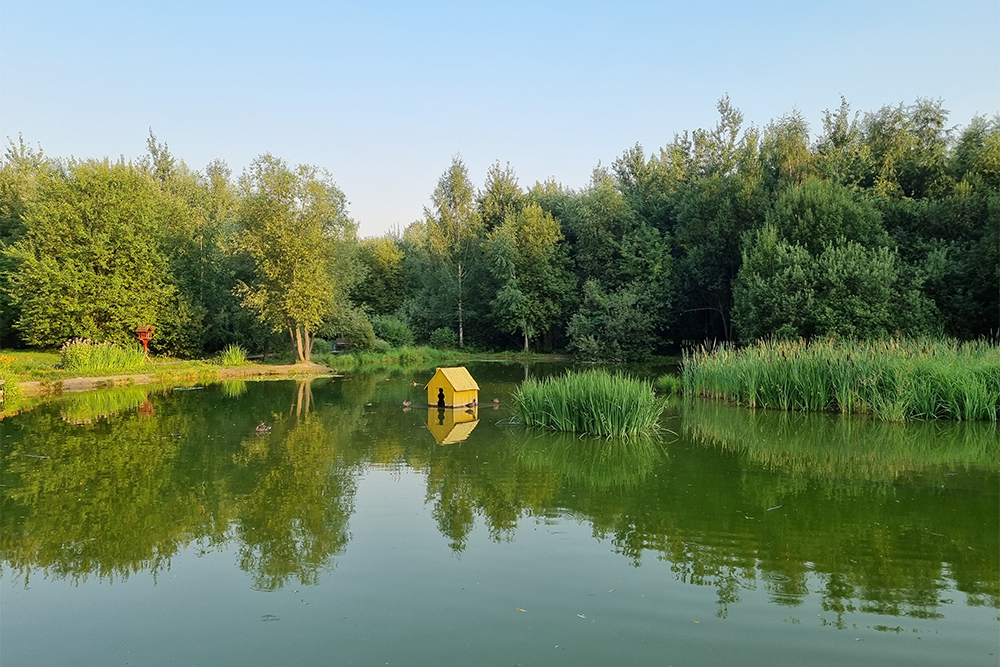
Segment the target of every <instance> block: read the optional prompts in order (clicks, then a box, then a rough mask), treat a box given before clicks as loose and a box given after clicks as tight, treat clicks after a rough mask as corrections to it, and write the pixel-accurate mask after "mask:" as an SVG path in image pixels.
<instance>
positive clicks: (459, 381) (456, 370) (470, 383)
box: [424, 366, 479, 391]
mask: <svg viewBox="0 0 1000 667" xmlns="http://www.w3.org/2000/svg"><path fill="white" fill-rule="evenodd" d="M438 374H441V375H443V376H444V378H445V379H446V380H447V381H448V383H449V384H450V385H451V387H452V389H453V390H454V391H472V390H476V391H479V385H478V384H476V381H475V380H473V379H472V375H471V374H470V373H469V371H468V370H467V369H466V368H465V366H453V367H450V368H438V369H437V371H436V372H435V373H434V377H432V378H431V381H430V382H428V383H427V384H426V385H424V389H427V387H429V386H431V383H433V382H434V378H436V377H437V376H438Z"/></svg>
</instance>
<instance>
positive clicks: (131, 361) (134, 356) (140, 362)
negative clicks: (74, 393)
mask: <svg viewBox="0 0 1000 667" xmlns="http://www.w3.org/2000/svg"><path fill="white" fill-rule="evenodd" d="M59 353H60V362H59V365H60V366H62V368H64V369H65V370H68V371H74V372H79V373H128V372H131V371H136V370H139V369H141V368H143V367H144V366H148V365H149V360H148V359H147V358H146V355H145V353H144V352H143V350H142V348H141V347H139V345H130V346H119V345H115V344H114V343H94V342H93V341H91V340H89V339H87V338H71V339H70V340H68V341H66V342H65V343H63V345H62V347H61V348H59Z"/></svg>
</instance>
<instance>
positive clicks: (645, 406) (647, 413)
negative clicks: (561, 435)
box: [512, 371, 663, 438]
mask: <svg viewBox="0 0 1000 667" xmlns="http://www.w3.org/2000/svg"><path fill="white" fill-rule="evenodd" d="M512 398H513V401H514V410H515V413H516V414H517V416H518V418H519V419H520V420H521V422H522V423H523V424H525V425H526V426H537V427H541V428H548V429H553V430H556V431H569V432H572V433H581V434H583V433H587V434H591V435H596V436H602V437H609V438H629V437H635V436H640V435H648V434H651V433H654V432H656V430H657V428H658V420H659V417H660V413H661V412H662V411H663V404H662V403H661V402H660V401H659V400H657V398H656V396H655V395H654V394H653V387H652V385H651V384H650V383H649V382H645V381H642V380H636V379H634V378H630V377H627V376H624V375H612V374H610V373H607V372H606V371H586V372H583V373H567V374H566V375H565V376H562V377H550V378H545V379H544V380H536V379H534V378H529V379H527V380H525V381H524V383H523V384H522V385H521V386H520V387H519V388H518V389H517V390H516V391H515V392H514V394H513V396H512Z"/></svg>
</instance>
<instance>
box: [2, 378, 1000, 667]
mask: <svg viewBox="0 0 1000 667" xmlns="http://www.w3.org/2000/svg"><path fill="white" fill-rule="evenodd" d="M470 370H471V371H472V373H473V375H474V376H475V377H476V379H477V381H478V382H479V384H480V386H481V387H482V391H481V393H480V402H481V405H480V407H479V408H478V410H477V411H475V412H473V413H448V414H446V415H439V414H438V412H437V410H431V411H428V409H427V408H423V407H420V408H418V407H415V406H418V405H421V406H422V404H423V401H424V394H423V390H422V386H423V382H425V381H426V379H427V378H428V377H429V375H430V374H429V373H426V372H424V373H409V374H400V373H397V374H392V375H389V376H388V379H387V375H386V374H380V375H378V374H377V375H368V376H359V377H353V378H343V379H336V380H335V381H332V382H331V380H330V379H329V378H327V379H317V380H314V381H312V382H295V381H277V382H258V383H253V382H250V383H246V382H234V383H228V384H224V385H215V386H209V387H204V388H200V389H188V390H183V391H181V390H174V391H167V392H147V391H144V390H141V389H136V388H131V389H126V390H117V391H105V392H95V393H90V394H81V395H77V396H72V397H68V398H66V399H63V400H61V401H58V402H51V403H47V404H45V405H42V406H40V407H37V408H35V409H34V410H31V411H29V412H26V413H23V414H21V415H17V416H13V417H11V416H8V417H7V418H6V419H4V420H3V421H0V466H2V467H0V484H2V485H3V486H2V487H0V499H2V507H0V510H2V511H0V529H2V530H0V664H2V665H3V666H4V667H8V666H11V667H14V666H17V667H20V666H30V665H45V666H50V665H74V666H77V665H351V664H355V665H386V664H388V665H609V664H616V665H719V664H731V665H806V664H808V665H852V666H853V665H869V664H871V665H988V666H990V667H995V666H996V665H997V664H998V661H1000V619H998V614H1000V480H998V467H1000V464H998V460H1000V454H998V451H1000V438H998V433H997V430H996V426H995V425H991V424H989V425H988V424H945V423H934V424H917V425H906V426H899V425H891V426H886V425H873V424H872V423H870V422H868V421H865V420H842V419H836V418H833V417H828V416H811V417H808V416H795V415H793V416H788V415H780V414H774V413H762V412H757V413H753V412H749V411H744V410H737V409H733V408H727V407H724V406H721V405H719V404H715V403H693V402H683V401H678V402H675V403H673V404H671V405H670V407H669V408H668V410H667V412H666V413H665V416H664V419H663V425H664V427H665V428H666V429H669V431H670V432H665V435H664V437H663V438H662V439H659V440H647V441H637V442H631V443H627V444H620V443H619V444H608V443H602V442H600V441H592V440H586V439H583V440H581V439H579V438H574V437H566V436H558V435H552V434H536V433H529V432H526V431H523V430H520V429H518V428H517V427H514V426H511V425H510V424H509V423H508V420H509V418H510V413H509V412H508V410H507V408H506V403H507V397H508V396H509V393H510V392H511V391H512V390H513V389H514V388H515V387H516V386H517V384H518V383H519V382H520V381H522V380H523V379H524V377H525V373H526V370H525V369H524V367H522V366H519V365H504V364H476V365H472V366H470ZM558 370H561V369H560V367H558V366H535V367H532V368H531V369H530V371H527V372H530V373H531V374H533V375H539V374H545V373H547V372H554V371H558ZM413 381H416V382H418V383H419V384H418V386H413V385H412V382H413ZM493 397H498V398H500V399H501V402H500V406H499V407H498V408H497V409H494V406H493V405H492V402H491V399H492V398H493ZM404 399H409V400H411V401H412V402H413V406H414V407H413V408H412V409H409V410H404V408H403V405H402V403H403V400H404ZM262 421H263V422H266V423H267V424H269V425H270V426H271V430H270V431H269V432H268V433H266V434H263V435H262V434H258V433H257V432H256V430H255V427H256V426H257V424H259V423H260V422H262ZM456 429H457V430H456ZM443 430H447V432H448V433H450V434H451V435H452V436H453V437H458V436H456V435H455V434H460V435H462V436H463V437H465V439H464V440H462V441H460V442H456V443H454V444H447V445H439V444H437V439H440V438H441V433H442V431H443ZM446 435H447V434H446Z"/></svg>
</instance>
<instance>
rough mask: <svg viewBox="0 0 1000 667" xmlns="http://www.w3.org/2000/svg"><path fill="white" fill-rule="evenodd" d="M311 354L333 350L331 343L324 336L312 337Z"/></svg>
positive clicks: (327, 352)
mask: <svg viewBox="0 0 1000 667" xmlns="http://www.w3.org/2000/svg"><path fill="white" fill-rule="evenodd" d="M312 352H313V354H330V353H331V352H333V343H331V342H330V341H328V340H327V339H325V338H313V345H312Z"/></svg>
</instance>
